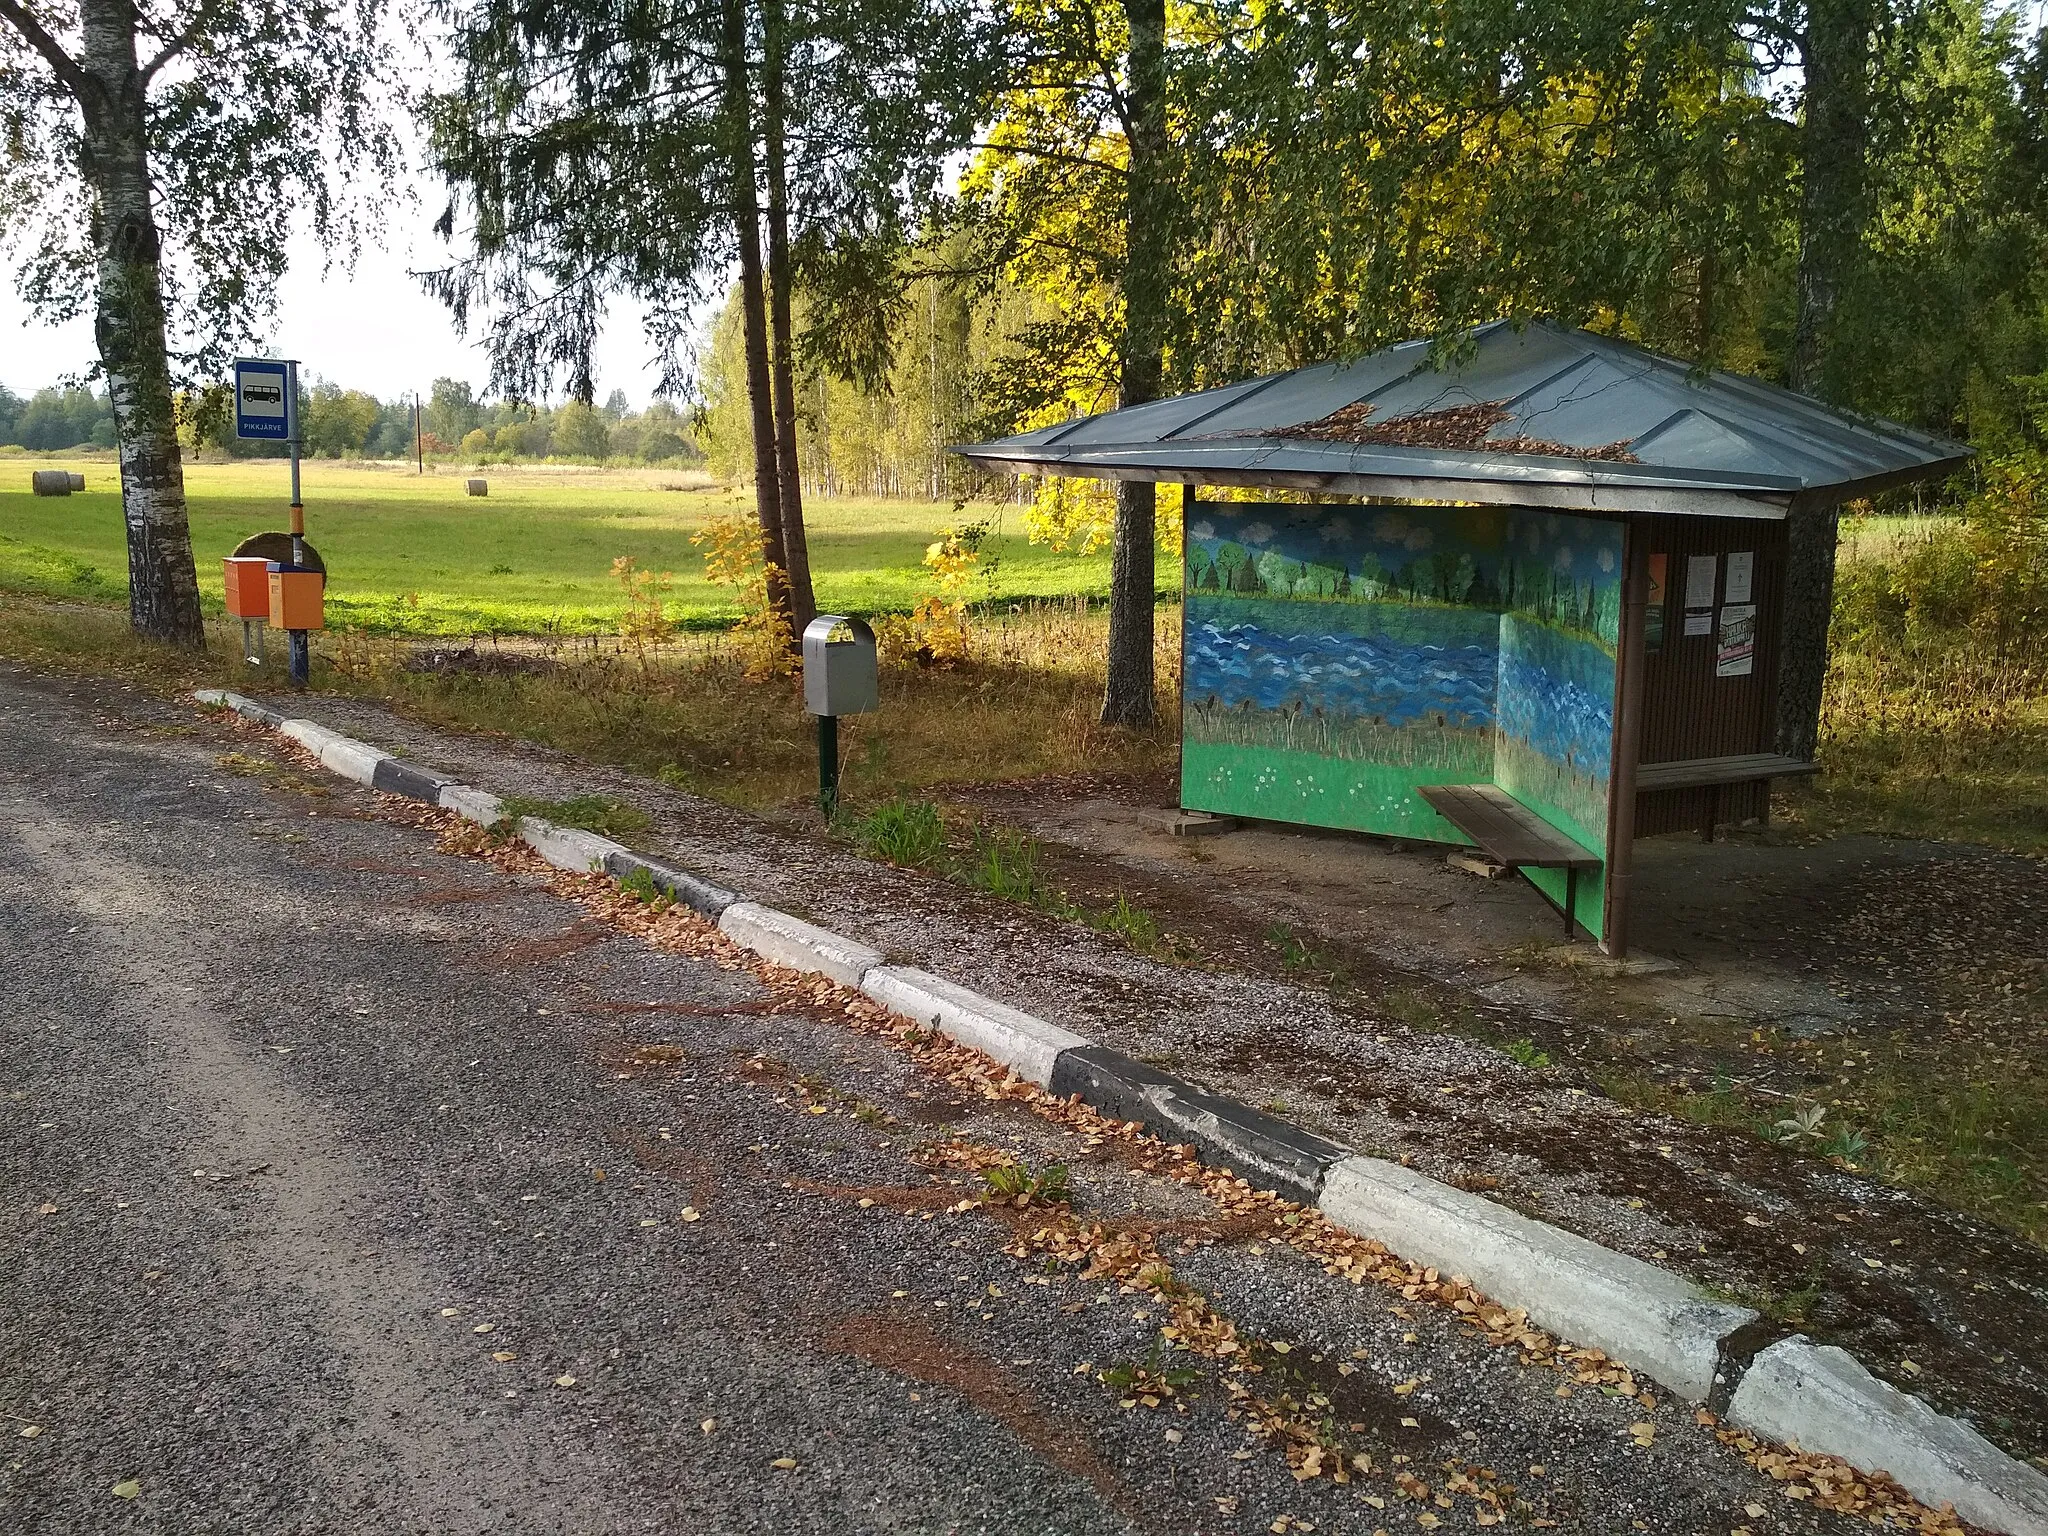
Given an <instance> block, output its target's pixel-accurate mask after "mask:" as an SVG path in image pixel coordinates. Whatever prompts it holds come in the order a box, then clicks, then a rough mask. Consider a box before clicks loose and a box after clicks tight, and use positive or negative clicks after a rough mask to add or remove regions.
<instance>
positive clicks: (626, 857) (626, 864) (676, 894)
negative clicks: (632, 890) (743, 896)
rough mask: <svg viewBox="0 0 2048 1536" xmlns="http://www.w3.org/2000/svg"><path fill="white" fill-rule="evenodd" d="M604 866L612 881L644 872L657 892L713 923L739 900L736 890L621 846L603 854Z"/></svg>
mask: <svg viewBox="0 0 2048 1536" xmlns="http://www.w3.org/2000/svg"><path fill="white" fill-rule="evenodd" d="M604 867H605V873H607V874H609V875H610V876H611V877H612V878H613V879H614V880H624V879H626V878H628V877H629V876H631V875H632V874H634V873H635V872H636V871H644V872H645V873H646V875H647V877H648V879H650V880H652V881H653V882H654V888H655V889H656V890H657V891H661V892H663V893H664V894H665V895H667V896H669V897H670V898H672V899H673V900H676V901H679V902H681V903H682V904H683V905H684V906H686V907H688V908H689V909H690V910H691V911H693V912H696V913H699V914H701V915H702V916H704V917H708V918H710V919H711V920H712V921H713V922H717V921H718V919H719V917H720V915H721V914H723V913H724V911H725V909H726V908H727V907H729V906H731V905H733V904H734V903H735V902H737V901H738V900H739V899H740V898H739V893H738V892H737V891H729V890H727V889H726V888H725V887H724V886H722V885H713V884H712V883H711V882H710V881H709V880H700V879H698V878H697V877H696V876H695V875H693V874H690V873H688V872H687V871H684V870H680V869H670V868H669V867H668V866H667V865H666V864H657V863H655V862H654V861H653V860H652V859H643V858H641V857H640V855H639V854H637V853H631V852H627V851H626V850H623V849H622V850H620V851H619V852H618V853H614V854H612V855H610V856H609V857H607V858H606V859H605V861H604Z"/></svg>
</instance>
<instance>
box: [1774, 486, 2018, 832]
mask: <svg viewBox="0 0 2048 1536" xmlns="http://www.w3.org/2000/svg"><path fill="white" fill-rule="evenodd" d="M1866 533H1867V530H1864V529H1852V530H1851V536H1850V538H1849V540H1848V541H1847V546H1848V548H1849V549H1850V550H1852V551H1855V553H1854V554H1852V555H1851V556H1850V557H1849V558H1847V559H1845V561H1844V562H1843V564H1842V566H1841V569H1840V572H1839V575H1838V578H1837V589H1836V605H1835V616H1834V630H1833V659H1832V666H1831V670H1830V675H1829V680H1828V690H1827V698H1826V707H1825V714H1824V716H1823V720H1822V737H1821V760H1822V763H1823V765H1824V766H1825V768H1826V769H1827V772H1826V774H1825V776H1824V777H1823V778H1822V780H1821V781H1820V782H1819V783H1818V784H1817V785H1816V786H1815V790H1814V793H1813V795H1812V797H1811V799H1810V802H1809V803H1810V804H1811V806H1812V807H1813V809H1814V810H1815V811H1816V812H1817V813H1818V819H1821V820H1823V821H1829V822H1833V823H1835V824H1837V825H1854V826H1860V827H1863V828H1865V829H1867V830H1873V831H1882V832H1893V833H1899V834H1905V835H1914V836H1927V837H1953V838H1961V839H1965V840H1968V841H1973V842H1984V843H1990V844H1992V845H1994V846H1998V847H2004V848H2012V849H2017V850H2020V851H2024V852H2032V853H2048V458H2043V457H2041V456H2037V455H2029V456H2023V457H2020V458H2017V459H2009V460H2004V461H1999V462H1995V463H1993V464H1990V465H1988V466H1987V467H1986V476H1985V484H1984V488H1983V489H1982V490H1981V491H1980V492H1979V493H1978V494H1977V495H1976V496H1975V497H1973V498H1972V499H1971V500H1970V501H1969V502H1968V503H1966V504H1965V506H1964V507H1963V509H1962V511H1961V512H1960V513H1959V514H1958V515H1957V516H1954V517H1950V518H1941V519H1916V520H1914V522H1913V523H1912V524H1911V525H1910V526H1908V527H1905V528H1902V529H1899V530H1896V531H1893V532H1891V533H1889V534H1887V535H1886V536H1883V537H1875V538H1873V537H1868V536H1865V535H1866Z"/></svg>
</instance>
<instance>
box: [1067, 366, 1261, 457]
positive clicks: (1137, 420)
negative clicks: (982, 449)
mask: <svg viewBox="0 0 2048 1536" xmlns="http://www.w3.org/2000/svg"><path fill="white" fill-rule="evenodd" d="M1269 377H1270V376H1269ZM1282 377H1285V375H1282ZM1264 382H1265V381H1264V380H1262V379H1247V380H1246V381H1245V382H1244V383H1242V384H1226V385H1224V386H1223V387H1222V388H1220V389H1205V390H1202V391H1200V392H1198V393H1196V394H1192V395H1175V396H1173V397H1172V398H1171V399H1169V400H1154V401H1151V402H1149V403H1148V404H1145V405H1134V406H1131V407H1130V408H1129V409H1128V410H1122V411H1105V412H1103V413H1102V414H1101V415H1099V416H1084V417H1082V418H1081V419H1080V420H1079V421H1078V422H1071V421H1070V422H1064V423H1062V424H1061V426H1059V427H1053V428H1049V429H1047V430H1048V432H1049V434H1050V436H1049V437H1047V438H1046V440H1047V441H1050V442H1055V443H1063V444H1066V445H1069V446H1074V445H1078V444H1081V443H1109V442H1121V443H1128V442H1133V441H1142V442H1157V441H1158V440H1159V439H1160V438H1162V437H1169V436H1171V435H1172V434H1173V432H1174V430H1175V429H1176V428H1178V427H1180V426H1182V425H1184V424H1185V423H1187V422H1189V421H1192V420H1194V419H1195V418H1196V417H1198V416H1201V415H1202V414H1203V413H1205V412H1207V411H1211V410H1214V409H1215V408H1216V407H1218V406H1221V405H1228V404H1229V403H1230V402H1231V401H1232V400H1237V399H1242V398H1243V397H1244V396H1245V395H1248V394H1251V393H1254V392H1255V391H1256V390H1257V389H1258V387H1259V386H1260V385H1261V384H1262V383H1264ZM1034 435H1036V434H1034Z"/></svg>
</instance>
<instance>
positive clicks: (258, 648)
mask: <svg viewBox="0 0 2048 1536" xmlns="http://www.w3.org/2000/svg"><path fill="white" fill-rule="evenodd" d="M220 574H221V586H222V589H223V590H224V591H225V592H226V593H227V599H228V614H229V616H230V617H232V618H237V619H240V620H241V621H242V657H243V659H244V660H246V661H247V662H248V663H249V665H250V666H252V667H260V666H262V665H263V625H264V622H265V621H266V620H267V619H269V617H270V562H269V561H268V560H253V559H250V558H249V557H248V556H246V555H240V556H237V555H230V556H228V557H227V559H225V560H223V561H221V563H220Z"/></svg>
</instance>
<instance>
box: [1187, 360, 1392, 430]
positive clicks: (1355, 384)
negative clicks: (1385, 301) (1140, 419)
mask: <svg viewBox="0 0 2048 1536" xmlns="http://www.w3.org/2000/svg"><path fill="white" fill-rule="evenodd" d="M1427 355H1428V348H1427V347H1426V346H1424V345H1422V344H1420V343H1417V342H1408V343H1404V344H1403V345H1401V346H1398V347H1389V348H1387V349H1386V350H1385V351H1382V352H1375V353H1373V354H1372V356H1370V357H1362V358H1360V359H1358V360H1357V361H1356V362H1351V363H1318V364H1315V365H1314V366H1311V367H1308V368H1297V369H1295V371H1294V372H1292V373H1289V374H1282V375H1281V376H1280V377H1279V378H1277V379H1274V380H1272V381H1271V382H1270V383H1268V384H1267V386H1266V387H1265V388H1263V389H1261V390H1260V391H1259V392H1258V393H1257V394H1255V395H1251V396H1248V397H1247V398H1245V399H1244V400H1242V401H1240V402H1237V403H1234V404H1232V405H1231V406H1230V408H1229V409H1227V410H1223V411H1219V412H1217V413H1216V414H1215V415H1213V416H1211V417H1209V418H1208V419H1207V420H1206V421H1201V422H1198V423H1196V424H1195V425H1194V426H1193V427H1192V428H1191V429H1190V433H1197V432H1198V433H1201V434H1203V435H1205V436H1206V435H1209V434H1212V433H1214V434H1223V433H1232V432H1256V431H1264V430H1266V429H1268V428H1272V427H1297V426H1301V425H1303V424H1304V423H1306V422H1311V421H1321V420H1322V419H1323V418H1324V417H1325V416H1327V415H1329V414H1330V413H1331V412H1332V411H1337V410H1342V409H1343V408H1344V407H1345V406H1347V405H1350V404H1352V403H1353V402H1354V401H1357V400H1362V399H1364V398H1365V397H1366V396H1367V395H1369V394H1371V393H1372V392H1373V391H1374V390H1376V389H1381V388H1384V387H1385V386H1386V385H1387V384H1388V383H1390V382H1392V381H1393V380H1395V379H1398V378H1400V377H1401V375H1402V374H1404V373H1406V372H1408V371H1409V370H1410V369H1412V368H1414V367H1415V366H1416V365H1418V364H1419V363H1421V362H1422V360H1423V358H1424V357H1426V356H1427ZM1375 414H1377V413H1375ZM1182 435H1183V436H1185V435H1190V434H1182Z"/></svg>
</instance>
